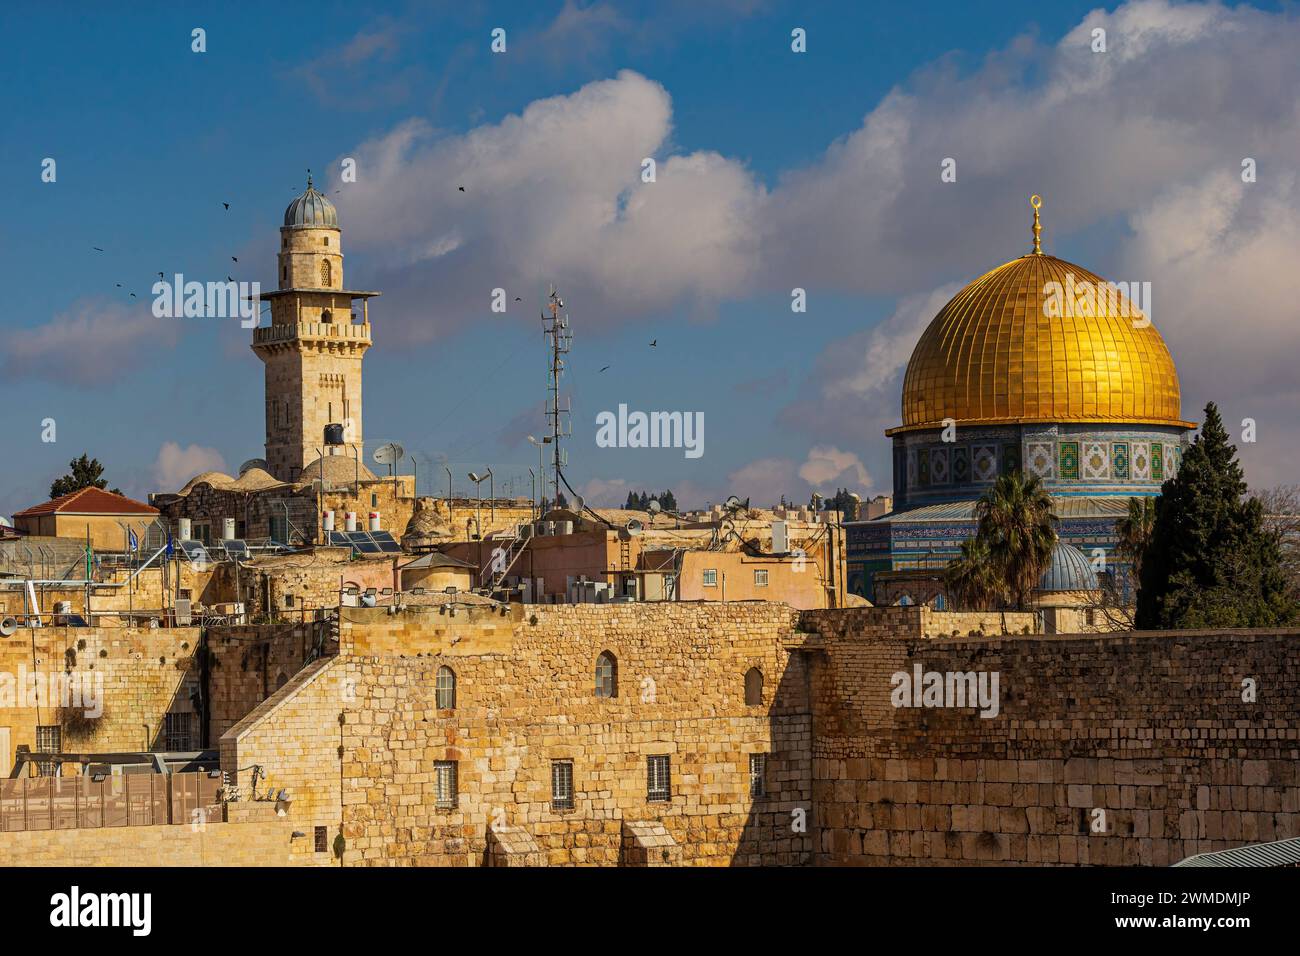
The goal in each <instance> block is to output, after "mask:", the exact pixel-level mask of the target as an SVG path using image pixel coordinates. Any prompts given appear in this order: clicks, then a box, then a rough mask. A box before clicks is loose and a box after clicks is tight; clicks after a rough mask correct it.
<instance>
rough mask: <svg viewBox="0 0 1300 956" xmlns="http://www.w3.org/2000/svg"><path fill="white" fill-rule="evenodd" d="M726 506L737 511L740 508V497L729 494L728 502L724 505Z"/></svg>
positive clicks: (729, 509)
mask: <svg viewBox="0 0 1300 956" xmlns="http://www.w3.org/2000/svg"><path fill="white" fill-rule="evenodd" d="M724 507H725V508H726V509H727V510H728V511H737V510H739V508H740V499H739V498H737V497H736V496H735V495H728V496H727V502H726V504H725V505H724Z"/></svg>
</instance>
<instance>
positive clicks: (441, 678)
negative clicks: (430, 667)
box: [434, 667, 456, 710]
mask: <svg viewBox="0 0 1300 956" xmlns="http://www.w3.org/2000/svg"><path fill="white" fill-rule="evenodd" d="M434 696H435V697H436V698H437V699H436V701H435V703H436V704H437V705H438V709H439V710H452V709H454V708H455V706H456V672H455V671H453V670H452V669H451V668H450V667H439V668H438V685H437V691H436V693H435V695H434Z"/></svg>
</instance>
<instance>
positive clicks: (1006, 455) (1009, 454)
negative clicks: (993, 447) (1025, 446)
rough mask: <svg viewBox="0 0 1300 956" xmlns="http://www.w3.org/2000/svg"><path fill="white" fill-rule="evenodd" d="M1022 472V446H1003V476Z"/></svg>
mask: <svg viewBox="0 0 1300 956" xmlns="http://www.w3.org/2000/svg"><path fill="white" fill-rule="evenodd" d="M1019 470H1020V446H1019V445H1003V446H1002V474H1004V475H1009V474H1011V473H1012V472H1013V471H1019Z"/></svg>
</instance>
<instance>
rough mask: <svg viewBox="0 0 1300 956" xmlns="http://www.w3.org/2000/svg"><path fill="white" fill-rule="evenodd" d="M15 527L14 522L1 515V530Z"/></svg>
mask: <svg viewBox="0 0 1300 956" xmlns="http://www.w3.org/2000/svg"><path fill="white" fill-rule="evenodd" d="M13 526H14V523H13V522H12V521H10V520H9V519H8V518H6V517H5V516H4V515H0V528H12V527H13Z"/></svg>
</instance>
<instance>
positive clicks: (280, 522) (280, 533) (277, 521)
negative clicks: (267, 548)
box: [271, 515, 289, 544]
mask: <svg viewBox="0 0 1300 956" xmlns="http://www.w3.org/2000/svg"><path fill="white" fill-rule="evenodd" d="M271 540H272V541H278V542H279V543H280V544H288V543H289V521H288V518H286V517H285V516H284V515H271Z"/></svg>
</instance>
